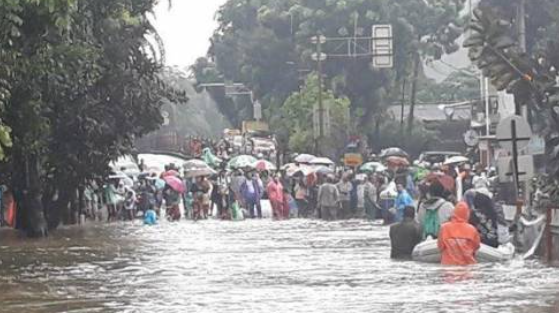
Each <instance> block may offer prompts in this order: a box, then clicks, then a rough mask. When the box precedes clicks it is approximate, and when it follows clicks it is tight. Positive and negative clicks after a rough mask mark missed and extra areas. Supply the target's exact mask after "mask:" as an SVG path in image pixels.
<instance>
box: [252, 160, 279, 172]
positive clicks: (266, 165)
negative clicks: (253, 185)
mask: <svg viewBox="0 0 559 313" xmlns="http://www.w3.org/2000/svg"><path fill="white" fill-rule="evenodd" d="M252 167H254V168H255V169H257V170H259V171H275V170H277V167H276V166H275V165H274V164H272V162H269V161H266V160H258V161H256V162H255V163H254V164H253V165H252Z"/></svg>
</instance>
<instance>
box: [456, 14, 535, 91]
mask: <svg viewBox="0 0 559 313" xmlns="http://www.w3.org/2000/svg"><path fill="white" fill-rule="evenodd" d="M473 13H474V16H473V18H472V21H471V23H470V26H469V30H470V36H469V37H468V38H467V39H466V40H465V41H464V44H463V46H464V48H468V49H469V52H468V56H469V58H470V59H471V60H472V62H473V63H474V64H475V65H476V66H477V67H478V68H479V69H480V70H481V71H482V73H483V75H484V76H485V77H489V78H490V80H491V83H492V84H493V86H495V88H497V89H498V90H504V89H508V90H511V89H513V88H514V86H516V85H517V84H518V83H519V82H521V81H526V80H530V79H531V77H532V75H530V71H529V70H526V67H524V66H522V65H520V64H516V63H517V60H518V59H519V56H520V54H519V53H518V49H516V47H515V46H516V43H515V41H514V40H513V39H512V38H511V37H510V36H509V31H510V26H511V25H510V23H508V22H507V21H505V20H502V19H499V18H498V17H497V15H496V14H495V13H494V12H493V11H491V10H489V9H486V10H483V11H482V10H481V9H479V8H478V9H475V10H474V11H473Z"/></svg>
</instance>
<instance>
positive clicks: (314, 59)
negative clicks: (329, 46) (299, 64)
mask: <svg viewBox="0 0 559 313" xmlns="http://www.w3.org/2000/svg"><path fill="white" fill-rule="evenodd" d="M311 58H312V59H313V61H319V57H318V53H313V54H312V55H311ZM326 59H328V55H326V53H321V54H320V61H326Z"/></svg>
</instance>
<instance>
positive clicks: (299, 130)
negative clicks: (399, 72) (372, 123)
mask: <svg viewBox="0 0 559 313" xmlns="http://www.w3.org/2000/svg"><path fill="white" fill-rule="evenodd" d="M318 90H319V89H318V76H317V75H316V74H313V75H311V76H309V77H308V78H307V80H306V82H305V85H304V87H303V88H302V90H301V91H300V92H296V93H294V94H292V95H291V96H290V97H289V98H287V100H286V101H285V103H284V105H283V106H282V107H281V109H280V112H274V113H276V114H273V115H272V114H270V119H272V125H273V126H275V128H277V129H280V128H285V129H287V130H289V148H290V149H291V150H292V151H305V152H312V151H314V150H315V144H316V142H315V140H314V138H315V136H314V128H313V123H312V122H311V121H313V111H314V109H315V108H314V106H315V104H316V103H317V99H318ZM323 103H324V107H325V109H326V110H327V111H328V112H329V116H330V119H331V120H330V125H331V135H330V137H329V140H325V141H324V142H323V143H322V144H324V145H325V146H323V147H321V150H322V151H328V152H329V154H330V155H331V156H332V157H335V154H336V153H338V152H339V151H341V150H342V149H343V147H344V146H345V142H346V137H347V135H348V134H349V130H350V127H351V126H350V123H349V114H348V113H349V108H350V101H349V99H348V98H346V97H336V96H335V95H334V93H333V92H332V91H331V90H323ZM278 113H279V114H278Z"/></svg>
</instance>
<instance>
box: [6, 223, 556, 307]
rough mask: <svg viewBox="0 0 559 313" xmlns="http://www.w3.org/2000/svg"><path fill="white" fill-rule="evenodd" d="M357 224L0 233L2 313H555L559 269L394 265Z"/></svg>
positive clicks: (381, 238) (382, 236)
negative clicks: (34, 236) (35, 236)
mask: <svg viewBox="0 0 559 313" xmlns="http://www.w3.org/2000/svg"><path fill="white" fill-rule="evenodd" d="M387 232H388V231H387V228H386V227H381V226H377V225H372V224H370V223H366V222H359V221H344V222H336V223H324V222H321V221H312V220H292V221H286V222H272V221H246V222H218V221H203V222H199V223H192V222H187V221H181V222H180V223H174V224H172V223H165V222H164V223H162V224H160V225H158V226H155V227H144V226H142V225H139V224H135V225H132V224H113V225H103V224H99V225H89V226H87V227H84V228H70V229H63V230H60V231H58V232H56V233H55V234H53V235H52V236H51V237H50V238H48V239H45V240H39V241H29V240H25V239H20V238H17V237H16V236H15V234H14V233H10V232H4V231H2V232H0V312H10V313H11V312H14V313H22V312H26V313H31V312H45V313H47V312H48V313H50V312H181V313H183V312H188V313H193V312H208V313H209V312H212V313H213V312H227V313H233V312H267V313H268V312H269V313H280V312H286V313H287V312H288V313H294V312H311V313H312V312H317V313H318V312H320V313H325V312H343V313H350V312H414V313H417V312H453V313H461V312H464V313H471V312H514V313H516V312H518V313H521V312H526V313H528V312H530V313H548V312H559V269H552V268H546V267H544V266H542V265H540V264H539V263H538V262H537V261H527V262H524V261H521V260H514V261H512V262H510V263H507V264H485V265H477V266H475V267H473V268H470V269H448V268H442V267H441V266H439V265H429V264H418V263H414V262H396V261H391V260H390V259H389V258H388V256H389V241H388V237H387Z"/></svg>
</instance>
